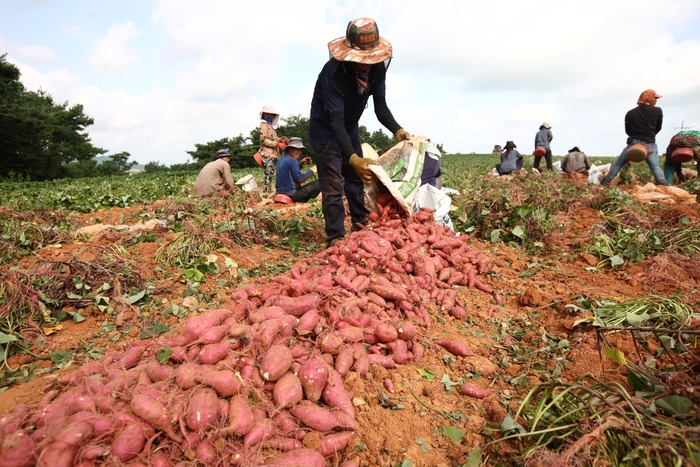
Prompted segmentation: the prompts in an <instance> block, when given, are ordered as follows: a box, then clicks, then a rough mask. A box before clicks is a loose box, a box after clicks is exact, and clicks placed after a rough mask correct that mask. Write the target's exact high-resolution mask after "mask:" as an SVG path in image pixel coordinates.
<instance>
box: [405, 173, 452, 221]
mask: <svg viewBox="0 0 700 467" xmlns="http://www.w3.org/2000/svg"><path fill="white" fill-rule="evenodd" d="M451 206H452V198H450V197H449V196H448V195H447V194H446V193H445V192H444V191H442V190H439V189H437V188H435V187H434V186H432V185H428V184H425V185H421V187H420V188H419V189H418V196H417V197H416V203H415V204H414V206H413V212H418V211H420V210H421V209H422V208H428V209H434V210H435V214H434V216H435V222H437V223H438V224H444V225H446V226H447V227H449V228H450V229H451V230H453V231H454V229H455V226H454V225H453V224H452V219H450V216H449V212H450V207H451Z"/></svg>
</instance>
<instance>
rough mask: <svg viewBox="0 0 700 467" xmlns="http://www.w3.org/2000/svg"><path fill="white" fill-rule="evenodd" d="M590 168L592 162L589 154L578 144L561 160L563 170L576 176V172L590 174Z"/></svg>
mask: <svg viewBox="0 0 700 467" xmlns="http://www.w3.org/2000/svg"><path fill="white" fill-rule="evenodd" d="M590 168H591V162H590V161H589V160H588V156H587V155H586V153H585V152H583V151H581V148H580V147H578V146H574V147H573V148H571V149H569V153H568V154H567V155H566V156H564V159H563V160H562V161H561V170H562V171H564V172H565V173H566V174H567V175H569V176H574V175H575V174H580V175H584V176H588V169H590Z"/></svg>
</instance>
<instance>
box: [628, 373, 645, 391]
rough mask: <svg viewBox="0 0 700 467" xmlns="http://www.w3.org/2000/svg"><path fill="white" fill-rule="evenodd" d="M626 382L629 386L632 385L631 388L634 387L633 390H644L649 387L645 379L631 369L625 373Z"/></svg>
mask: <svg viewBox="0 0 700 467" xmlns="http://www.w3.org/2000/svg"><path fill="white" fill-rule="evenodd" d="M627 382H628V383H629V385H630V386H632V389H634V390H635V391H645V390H648V389H650V388H649V384H648V383H647V382H646V381H644V380H643V379H641V378H640V377H639V376H637V375H635V374H634V373H632V372H631V371H630V372H629V373H627Z"/></svg>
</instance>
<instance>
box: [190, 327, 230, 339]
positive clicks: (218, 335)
mask: <svg viewBox="0 0 700 467" xmlns="http://www.w3.org/2000/svg"><path fill="white" fill-rule="evenodd" d="M229 329H231V326H229V325H227V324H220V325H218V326H214V327H211V328H209V329H207V330H206V331H204V332H203V333H202V334H200V336H199V338H198V339H197V343H199V344H218V343H219V342H221V339H223V338H224V336H225V335H226V333H228V331H229Z"/></svg>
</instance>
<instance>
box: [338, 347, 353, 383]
mask: <svg viewBox="0 0 700 467" xmlns="http://www.w3.org/2000/svg"><path fill="white" fill-rule="evenodd" d="M354 362H355V357H354V356H353V351H352V349H351V348H349V347H346V348H344V349H343V350H341V351H340V352H339V353H338V355H337V356H336V357H335V371H337V372H338V373H339V374H340V375H341V376H345V375H347V374H348V373H349V372H350V368H352V364H353V363H354Z"/></svg>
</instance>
